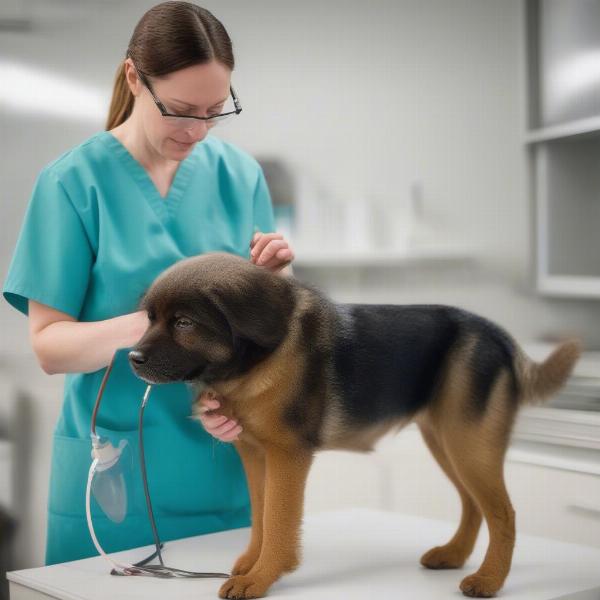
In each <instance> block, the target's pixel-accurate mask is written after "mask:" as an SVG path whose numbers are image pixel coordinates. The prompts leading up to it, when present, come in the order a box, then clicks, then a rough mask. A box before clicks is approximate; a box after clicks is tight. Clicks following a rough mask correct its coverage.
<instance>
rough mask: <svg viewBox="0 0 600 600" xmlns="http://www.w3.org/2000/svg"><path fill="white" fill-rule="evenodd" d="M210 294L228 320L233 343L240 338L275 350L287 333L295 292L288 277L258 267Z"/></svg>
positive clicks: (214, 289)
mask: <svg viewBox="0 0 600 600" xmlns="http://www.w3.org/2000/svg"><path fill="white" fill-rule="evenodd" d="M211 297H212V300H213V302H214V303H215V304H216V305H217V306H218V307H219V310H220V311H221V313H222V314H223V315H224V316H225V318H226V319H227V322H228V323H229V327H230V329H231V333H232V336H233V337H234V343H236V340H235V339H236V338H238V339H239V340H242V341H249V342H252V343H253V344H256V345H257V346H259V347H261V348H264V349H265V350H270V351H272V350H274V349H275V348H276V347H277V346H278V345H279V344H280V343H281V342H282V341H283V339H284V338H285V336H286V335H287V332H288V328H289V322H290V319H291V316H292V313H293V310H294V306H295V293H294V288H293V285H292V283H291V282H290V281H289V280H288V279H287V278H286V277H280V276H278V275H275V274H274V273H270V272H268V271H267V270H266V269H263V268H260V267H259V268H257V269H256V270H255V271H254V272H253V273H250V274H249V273H248V272H245V273H244V276H243V278H242V277H240V278H235V280H233V281H230V282H228V285H227V286H219V287H218V288H213V290H211Z"/></svg>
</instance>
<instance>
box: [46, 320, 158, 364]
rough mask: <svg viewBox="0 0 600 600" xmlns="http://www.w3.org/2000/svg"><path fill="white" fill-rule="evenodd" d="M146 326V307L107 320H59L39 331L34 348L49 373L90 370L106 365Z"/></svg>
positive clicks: (141, 332)
mask: <svg viewBox="0 0 600 600" xmlns="http://www.w3.org/2000/svg"><path fill="white" fill-rule="evenodd" d="M147 326H148V320H147V316H146V311H137V312H135V313H129V314H127V315H121V316H119V317H114V318H112V319H106V320H104V321H91V322H79V321H57V322H55V323H51V324H50V325H48V326H46V327H45V328H44V329H42V330H41V331H40V332H38V333H37V335H36V340H35V352H36V355H37V356H38V358H39V360H40V364H41V366H42V368H43V369H44V371H45V372H46V373H48V374H50V375H55V374H58V373H90V372H93V371H97V370H98V369H102V368H103V367H106V366H107V365H108V364H109V363H110V360H111V358H112V356H113V354H114V352H115V350H116V349H118V348H129V347H131V346H133V345H135V344H136V342H137V341H138V340H139V339H140V338H141V337H142V335H143V333H144V331H145V330H146V328H147Z"/></svg>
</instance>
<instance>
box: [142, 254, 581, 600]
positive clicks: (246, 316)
mask: <svg viewBox="0 0 600 600" xmlns="http://www.w3.org/2000/svg"><path fill="white" fill-rule="evenodd" d="M141 307H142V308H145V309H146V310H147V311H148V316H149V319H150V327H149V328H148V330H147V331H146V333H145V335H144V336H143V338H142V339H141V340H140V341H139V343H138V344H137V346H136V347H135V348H134V349H133V350H132V351H131V353H130V360H131V364H132V367H133V369H134V370H135V372H136V374H137V375H138V376H139V377H141V378H142V379H144V380H146V381H148V382H150V383H160V382H170V381H178V380H179V381H187V382H190V383H191V384H192V385H193V386H196V384H197V385H198V390H199V389H200V388H201V387H204V386H209V387H210V388H212V389H214V390H215V391H216V392H217V393H218V394H219V395H220V396H222V398H221V408H220V409H219V413H222V414H224V415H226V416H228V417H229V418H234V419H235V420H237V421H238V422H239V423H240V425H241V426H242V427H243V432H242V433H241V434H240V439H239V441H237V442H235V447H236V448H237V450H238V452H239V454H240V456H241V459H242V462H243V465H244V468H245V472H246V476H247V479H248V487H249V491H250V497H251V503H252V532H251V538H250V543H249V546H248V548H247V550H246V552H245V553H244V554H243V555H242V556H240V557H239V558H238V560H237V562H236V564H235V565H234V567H233V570H232V577H231V578H230V579H228V580H227V581H226V582H225V583H224V584H223V586H222V587H221V589H220V591H219V595H220V597H221V598H255V597H260V596H263V595H264V594H265V593H266V591H267V590H268V588H269V586H270V585H271V584H272V583H273V582H274V581H276V580H277V579H278V578H279V577H280V576H281V575H282V574H283V573H284V572H286V571H291V570H293V569H294V568H296V567H297V566H298V564H299V561H300V540H299V532H300V525H301V520H302V511H303V497H304V487H305V483H306V479H307V476H308V472H309V469H310V466H311V462H312V459H313V455H314V453H315V452H316V451H317V450H326V449H347V450H354V451H369V450H371V449H372V447H373V444H374V443H375V442H376V441H377V440H378V439H379V438H380V437H381V436H382V435H384V434H385V433H386V432H388V431H390V430H392V429H400V428H401V427H402V426H403V425H405V424H407V423H408V422H409V421H415V422H416V423H417V424H418V426H419V428H420V430H421V432H422V434H423V438H424V440H425V442H426V444H427V446H428V447H429V448H430V450H431V452H432V454H433V455H434V456H435V458H436V459H437V461H438V463H439V464H440V467H441V468H442V469H443V471H444V472H445V473H446V475H447V476H448V477H449V478H450V480H451V481H452V482H453V483H454V484H455V486H456V488H457V490H458V493H459V494H460V498H461V501H462V518H461V521H460V525H459V527H458V530H457V531H456V534H455V535H454V537H453V538H452V539H451V540H450V541H449V542H448V543H446V544H445V545H443V546H438V547H435V548H433V549H431V550H429V551H428V552H426V553H425V554H424V555H423V556H422V557H421V563H422V564H423V565H425V566H426V567H429V568H432V569H442V568H456V567H460V566H462V565H463V563H464V562H465V560H466V559H467V557H468V556H469V555H470V553H471V551H472V550H473V546H474V544H475V540H476V538H477V534H478V531H479V528H480V525H481V521H482V517H483V518H485V520H486V522H487V525H488V528H489V533H490V535H489V537H490V541H489V546H488V550H487V553H486V555H485V558H484V560H483V563H482V564H481V566H480V567H479V569H478V570H477V572H476V573H473V574H472V575H469V576H467V577H465V578H464V579H463V580H462V582H461V584H460V588H461V590H462V591H463V592H464V594H466V595H467V596H492V595H494V594H495V593H496V592H497V591H498V590H499V589H500V588H501V587H502V585H503V583H504V580H505V578H506V576H507V575H508V572H509V569H510V564H511V558H512V553H513V546H514V541H515V512H514V510H513V507H512V506H511V502H510V499H509V497H508V494H507V491H506V488H505V485H504V477H503V462H504V455H505V451H506V447H507V444H508V441H509V437H510V432H511V427H512V425H513V421H514V418H515V414H516V412H517V409H518V408H519V405H521V404H522V403H526V402H533V401H536V400H542V399H544V398H547V397H549V396H550V395H551V394H553V393H555V392H556V391H558V390H559V389H560V388H561V386H562V385H563V383H564V382H565V380H566V379H567V378H568V376H569V374H570V373H571V371H572V368H573V366H574V364H575V362H576V360H577V358H578V356H579V354H580V344H579V342H578V341H576V340H571V341H565V342H564V343H562V344H561V345H559V346H558V348H556V350H554V352H553V353H552V354H551V355H550V357H549V358H548V359H547V360H546V361H545V362H543V363H540V364H538V363H534V362H533V361H531V360H530V359H529V358H528V357H527V356H526V355H525V354H524V353H523V352H522V350H521V349H520V348H519V346H518V345H517V343H516V342H515V340H514V339H513V338H512V337H511V336H510V335H509V334H507V333H506V332H505V331H504V330H503V329H501V328H500V327H498V326H497V325H494V324H493V323H492V322H490V321H488V320H487V319H484V318H482V317H479V316H477V315H475V314H473V313H470V312H467V311H465V310H462V309H459V308H454V307H451V306H444V305H406V306H402V305H400V306H393V305H365V304H336V303H334V302H332V301H331V300H329V299H328V298H326V297H325V296H324V295H323V294H321V293H320V292H318V291H317V290H315V289H313V288H312V287H310V286H307V285H304V284H302V283H300V282H298V281H297V280H294V279H293V278H288V277H284V276H281V275H277V274H274V273H271V272H270V271H268V270H267V269H265V268H262V267H257V266H255V265H253V264H252V263H250V262H249V261H247V260H244V259H243V258H240V257H236V256H233V255H228V254H221V253H217V254H207V255H203V256H197V257H192V258H189V259H185V260H182V261H180V262H178V263H177V264H175V265H173V266H172V267H170V268H169V269H167V270H166V271H165V272H163V273H162V274H161V275H160V276H159V277H158V278H157V279H156V280H155V281H154V282H153V284H152V285H151V287H150V288H149V290H148V291H147V293H146V295H145V296H144V298H143V300H142V303H141Z"/></svg>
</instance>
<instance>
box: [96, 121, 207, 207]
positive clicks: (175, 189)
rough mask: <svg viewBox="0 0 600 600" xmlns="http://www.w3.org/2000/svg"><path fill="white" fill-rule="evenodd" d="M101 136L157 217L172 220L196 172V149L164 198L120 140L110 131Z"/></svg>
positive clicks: (177, 174) (178, 169) (183, 163)
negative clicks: (133, 180)
mask: <svg viewBox="0 0 600 600" xmlns="http://www.w3.org/2000/svg"><path fill="white" fill-rule="evenodd" d="M100 136H101V138H102V139H103V140H104V141H105V142H106V143H107V145H108V146H109V148H110V149H111V150H113V151H114V153H115V156H116V157H117V158H118V160H120V161H122V163H123V165H124V166H125V167H126V170H127V171H128V172H129V173H131V175H132V177H133V178H134V179H135V181H136V183H137V184H138V186H139V187H140V189H141V191H142V193H143V194H144V196H145V197H146V198H147V199H148V201H149V202H150V204H151V205H152V207H153V209H154V211H155V212H156V213H157V215H158V216H159V217H160V218H161V219H168V218H171V217H172V216H173V215H174V214H175V211H176V210H177V206H178V205H179V203H180V202H181V200H182V198H183V194H184V192H185V190H186V189H187V187H188V185H189V182H190V179H191V176H192V173H193V171H194V166H195V164H196V158H197V157H196V147H194V148H193V149H192V152H191V153H190V154H189V156H187V157H186V158H184V159H183V160H182V161H180V163H179V166H178V167H177V171H176V172H175V176H174V177H173V181H172V182H171V187H170V188H169V191H168V193H167V195H166V196H164V197H163V196H161V195H160V193H159V192H158V189H157V187H156V186H155V185H154V181H152V178H151V177H150V175H149V174H148V171H146V169H145V168H144V167H143V166H142V164H141V163H140V162H139V161H138V160H136V159H135V158H134V157H133V155H132V154H131V153H130V152H129V150H127V148H126V147H125V146H124V145H123V143H122V142H121V141H120V140H119V139H117V138H116V137H115V136H114V135H113V134H112V133H110V131H103V132H101V133H100Z"/></svg>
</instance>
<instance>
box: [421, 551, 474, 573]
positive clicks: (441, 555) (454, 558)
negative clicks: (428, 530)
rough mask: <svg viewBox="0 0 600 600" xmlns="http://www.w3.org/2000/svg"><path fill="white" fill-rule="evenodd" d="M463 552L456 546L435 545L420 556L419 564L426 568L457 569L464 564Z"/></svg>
mask: <svg viewBox="0 0 600 600" xmlns="http://www.w3.org/2000/svg"><path fill="white" fill-rule="evenodd" d="M465 560H466V557H465V555H464V553H462V552H459V550H458V549H457V548H456V546H450V545H446V546H436V547H435V548H432V549H431V550H429V551H428V552H425V554H423V556H421V564H422V565H423V566H424V567H427V568H428V569H458V568H460V567H462V566H463V565H464V564H465Z"/></svg>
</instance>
